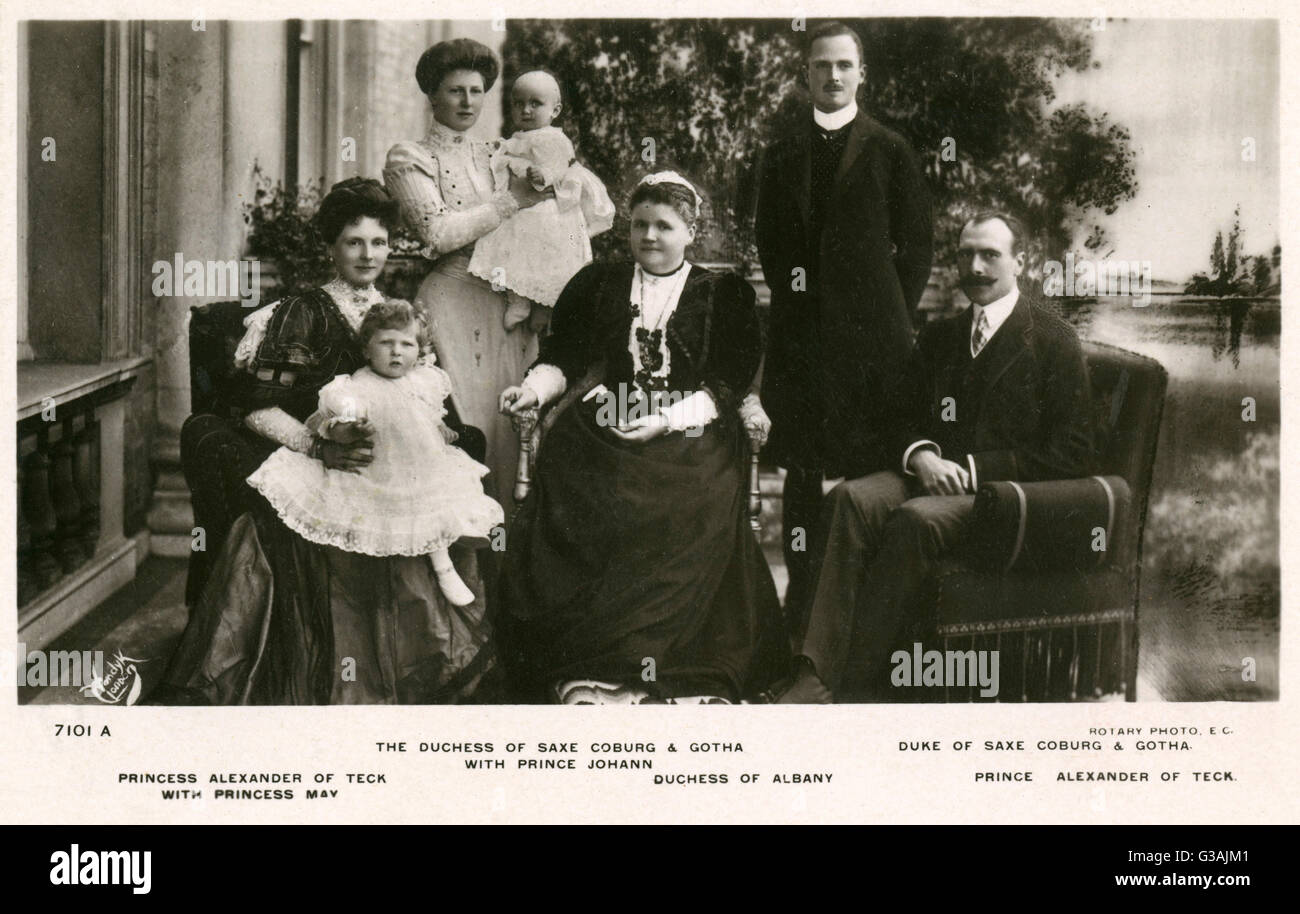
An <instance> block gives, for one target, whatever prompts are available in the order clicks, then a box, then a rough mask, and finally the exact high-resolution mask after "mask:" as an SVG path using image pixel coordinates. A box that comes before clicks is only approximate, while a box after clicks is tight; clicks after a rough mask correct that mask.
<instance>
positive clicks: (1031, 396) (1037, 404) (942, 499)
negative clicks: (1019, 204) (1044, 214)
mask: <svg viewBox="0 0 1300 914" xmlns="http://www.w3.org/2000/svg"><path fill="white" fill-rule="evenodd" d="M1024 241H1025V237H1024V232H1023V229H1022V228H1021V226H1020V224H1019V223H1018V222H1017V221H1016V220H1015V219H1013V218H1012V217H1010V216H1007V215H1005V214H1001V213H982V214H980V215H978V216H975V217H974V218H973V219H971V220H970V221H969V222H968V223H966V225H965V227H964V228H963V229H962V232H961V238H960V241H959V242H958V251H957V270H958V276H959V279H960V282H961V288H962V290H963V291H964V292H965V293H966V295H967V297H968V298H970V300H971V306H970V308H968V309H967V310H966V311H964V312H962V313H961V314H960V315H958V316H956V317H951V318H947V319H945V320H940V321H935V322H934V323H931V324H928V325H926V326H925V327H924V328H923V329H922V330H921V334H920V337H919V338H918V339H917V344H916V350H915V352H914V353H913V356H912V359H911V367H910V369H909V372H908V381H907V386H906V392H907V394H908V400H910V403H908V405H907V406H906V414H905V415H904V417H903V421H902V422H900V423H898V424H896V426H895V436H894V441H895V445H894V449H893V453H894V460H895V461H896V463H895V466H896V469H892V470H885V471H883V472H878V473H872V474H871V475H869V476H866V477H863V478H861V479H853V480H849V481H846V482H843V483H841V484H840V485H838V486H836V487H835V489H834V490H833V491H832V492H831V494H830V497H829V499H828V504H827V506H826V512H825V515H824V517H823V523H824V524H825V529H826V531H827V543H826V553H825V559H824V561H823V562H822V566H821V575H820V577H819V578H818V580H817V585H816V588H817V589H816V594H815V596H814V598H813V604H812V613H811V616H810V619H809V624H808V634H807V637H806V638H805V640H804V644H803V651H802V656H801V657H800V658H798V660H799V664H800V670H799V672H798V674H797V678H796V680H795V683H794V685H793V686H792V687H791V688H790V689H789V690H788V691H787V692H786V693H785V694H784V695H783V696H782V697H781V700H782V701H787V702H826V701H830V700H831V698H832V695H834V696H835V697H836V698H838V699H840V700H844V699H849V700H852V699H854V698H860V697H861V696H864V695H867V696H871V695H878V694H880V693H881V692H882V691H884V690H885V689H884V687H885V686H887V685H888V682H889V663H888V658H889V656H890V652H891V651H892V650H893V647H894V642H895V641H896V640H897V639H898V638H899V637H900V636H901V634H902V633H903V632H904V631H905V629H906V626H907V625H908V623H909V622H910V621H911V620H912V619H913V618H914V616H915V613H916V611H917V610H918V608H919V607H918V600H919V597H920V595H921V594H922V593H923V592H924V590H925V586H926V582H927V579H928V578H929V576H930V575H931V574H932V573H933V570H934V566H935V563H936V562H937V560H938V559H939V558H940V557H941V556H942V555H944V554H945V553H947V552H950V551H951V550H952V549H954V548H956V547H958V546H960V545H962V543H963V542H964V541H965V540H966V539H967V537H968V536H969V535H970V532H971V531H970V519H971V516H972V513H973V511H974V507H975V494H974V493H975V490H976V488H977V487H978V485H979V484H980V483H981V482H986V481H987V482H991V481H995V480H1007V479H1010V480H1016V481H1025V482H1029V481H1035V480H1046V479H1067V478H1073V477H1079V476H1086V475H1088V474H1089V473H1090V472H1091V464H1092V458H1093V448H1092V442H1093V438H1092V424H1091V416H1090V410H1091V401H1090V399H1089V396H1090V392H1089V384H1088V368H1087V363H1086V362H1085V361H1084V357H1083V349H1082V347H1081V346H1080V344H1079V338H1078V336H1077V335H1076V334H1075V332H1074V328H1072V327H1071V326H1070V325H1069V324H1067V323H1065V322H1064V321H1062V320H1061V319H1060V318H1059V317H1057V316H1056V315H1055V314H1053V313H1052V312H1051V311H1049V310H1048V309H1047V308H1045V307H1044V306H1043V304H1042V302H1041V301H1039V300H1038V299H1037V298H1035V297H1033V296H1031V295H1029V294H1028V293H1022V292H1021V291H1020V289H1019V287H1018V285H1017V282H1016V279H1017V277H1018V276H1019V275H1020V274H1021V272H1022V271H1023V270H1024V267H1025V244H1024ZM900 471H901V472H900Z"/></svg>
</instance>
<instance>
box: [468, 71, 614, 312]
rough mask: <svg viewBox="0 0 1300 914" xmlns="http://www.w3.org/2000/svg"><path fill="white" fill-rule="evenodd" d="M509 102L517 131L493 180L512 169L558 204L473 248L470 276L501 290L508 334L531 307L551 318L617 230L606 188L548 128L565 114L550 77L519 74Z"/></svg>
mask: <svg viewBox="0 0 1300 914" xmlns="http://www.w3.org/2000/svg"><path fill="white" fill-rule="evenodd" d="M510 98H511V111H512V115H513V119H514V123H515V126H516V127H518V128H519V129H518V131H517V132H516V133H515V134H514V135H513V136H512V137H510V139H508V140H503V141H502V143H501V146H500V148H499V149H498V150H497V152H496V153H495V154H494V155H493V158H492V166H493V173H494V174H498V175H500V174H501V173H502V172H503V171H504V170H506V169H509V170H510V171H511V172H513V173H514V174H516V175H519V176H520V177H525V176H526V177H527V178H528V179H529V181H531V182H532V185H533V187H535V188H536V189H537V190H546V189H548V188H550V189H552V190H554V192H555V198H554V199H547V200H544V201H542V202H541V203H539V204H537V205H536V206H530V207H527V208H526V209H521V210H520V211H519V212H517V213H515V214H514V215H513V216H511V217H510V218H509V219H507V220H506V221H505V222H503V223H502V224H501V225H499V226H497V228H495V229H493V230H492V231H491V232H489V233H487V234H486V235H484V236H483V237H481V238H480V239H479V240H478V241H476V242H475V243H474V254H473V256H472V257H471V258H470V262H469V271H470V272H471V273H472V274H474V275H475V276H477V277H479V278H480V279H486V280H487V281H488V282H491V283H492V284H493V285H494V286H496V287H498V288H504V289H505V290H506V292H507V293H508V294H507V301H508V305H507V308H506V316H505V325H506V327H508V328H509V327H514V326H515V325H516V324H520V323H522V322H523V321H525V320H527V319H528V317H529V314H530V313H531V312H532V311H533V309H534V305H537V306H541V307H543V308H546V309H548V310H547V311H545V312H542V315H547V314H549V309H550V308H552V307H554V305H555V301H556V299H558V298H559V297H560V290H562V289H563V288H564V286H565V284H566V283H567V282H568V281H569V280H570V279H571V278H572V277H573V274H574V273H577V272H578V270H580V269H582V268H583V267H584V266H586V265H587V264H588V263H590V262H591V240H590V239H591V238H592V237H594V236H596V235H599V234H600V233H601V232H603V231H605V230H606V229H608V228H609V227H610V226H612V225H613V224H614V204H613V202H612V201H611V200H610V199H609V194H608V193H607V192H606V191H605V185H604V184H602V183H601V181H600V179H599V178H597V177H596V176H595V175H594V174H592V173H591V172H590V171H589V170H587V169H586V168H584V167H583V166H581V165H579V164H578V163H577V162H576V161H574V151H573V144H572V143H571V142H569V138H568V137H566V136H565V135H564V131H562V130H560V128H559V127H552V126H551V122H552V121H553V120H555V118H556V116H557V115H559V113H560V109H561V107H562V105H561V103H560V85H559V83H557V82H556V81H555V77H553V76H551V75H550V74H549V73H544V72H542V71H541V70H533V71H530V72H528V73H524V74H523V75H521V76H520V77H519V78H518V79H516V80H515V83H514V85H513V86H512V87H511V90H510ZM502 179H503V180H504V176H502ZM498 186H504V183H502V182H501V181H499V182H498ZM539 322H540V323H544V317H543V318H542V319H541V320H540V321H539ZM537 329H540V327H538V328H537Z"/></svg>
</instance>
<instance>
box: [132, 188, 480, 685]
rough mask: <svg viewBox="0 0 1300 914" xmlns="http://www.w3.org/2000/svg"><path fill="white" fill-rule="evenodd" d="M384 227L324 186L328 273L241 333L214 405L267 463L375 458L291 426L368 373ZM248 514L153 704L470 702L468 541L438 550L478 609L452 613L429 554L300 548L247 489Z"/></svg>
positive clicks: (345, 194)
mask: <svg viewBox="0 0 1300 914" xmlns="http://www.w3.org/2000/svg"><path fill="white" fill-rule="evenodd" d="M397 220H398V208H397V204H396V203H395V202H394V201H393V200H392V199H391V198H390V197H389V196H388V194H387V193H386V192H385V191H384V189H383V187H382V185H380V184H379V182H377V181H374V180H363V179H360V178H353V179H349V180H347V181H343V182H341V183H339V184H336V185H335V186H334V187H333V188H332V189H331V191H330V193H329V194H328V195H327V196H326V197H325V199H324V200H323V201H322V202H321V207H320V212H319V213H318V214H317V219H316V222H317V227H318V229H319V231H320V233H321V235H322V236H323V238H324V240H325V242H326V245H327V248H328V251H329V254H330V257H331V259H332V260H333V261H334V265H335V268H336V269H337V272H338V275H337V276H336V277H335V278H334V279H332V280H331V281H330V282H328V283H326V284H325V285H324V286H322V287H320V288H318V289H313V290H311V291H310V292H307V293H305V294H303V295H297V296H292V297H289V298H286V299H284V300H283V301H280V302H277V303H275V304H273V305H269V306H267V307H266V308H265V309H263V310H262V311H260V312H254V314H252V315H250V317H249V318H248V319H247V320H246V322H245V323H246V325H247V328H248V329H247V333H246V335H245V336H244V339H243V340H242V341H241V343H240V344H239V347H238V349H237V351H236V354H235V364H236V366H237V367H239V368H241V369H243V370H242V371H241V372H240V373H239V374H238V375H237V376H236V379H237V380H236V383H235V384H234V389H233V390H231V391H229V392H228V393H227V396H228V398H229V399H230V400H231V401H232V402H231V405H232V406H233V407H234V409H235V410H236V411H237V412H238V413H240V414H242V415H243V417H244V418H243V421H244V424H245V425H246V427H248V428H249V429H251V430H253V431H254V432H256V433H257V435H259V436H261V438H262V439H263V440H264V441H265V445H264V449H265V451H266V452H267V453H269V452H270V451H271V450H272V449H273V448H274V447H275V446H276V445H277V444H278V445H280V446H283V447H287V448H291V449H293V450H297V451H300V452H302V453H305V454H307V455H309V456H311V457H313V458H316V459H319V460H320V461H322V462H323V463H324V464H325V465H326V466H327V467H330V468H333V469H343V470H347V469H352V468H356V467H361V466H366V465H368V464H369V463H370V462H371V461H372V460H373V459H374V448H382V447H384V440H383V434H382V431H378V430H375V429H370V428H367V427H366V423H357V424H356V428H357V429H358V434H357V435H355V436H354V437H353V439H352V440H350V441H349V442H348V443H339V442H336V441H330V440H326V439H324V438H319V437H316V436H314V435H313V433H312V432H311V431H310V430H309V429H308V427H307V426H306V425H304V424H303V422H304V420H305V419H307V417H308V416H309V415H310V414H311V413H312V412H314V411H315V409H316V407H317V401H318V395H319V393H320V390H321V388H322V387H324V386H325V385H326V384H327V383H329V382H330V381H332V380H333V379H334V378H335V377H336V376H337V375H346V374H351V373H352V372H353V371H354V370H356V369H358V368H361V367H362V366H363V365H365V364H366V361H365V357H364V355H363V348H362V344H361V340H360V338H359V336H358V329H359V328H360V326H361V322H362V319H363V318H364V317H365V315H366V314H367V312H368V311H369V310H370V308H371V306H372V305H374V304H376V303H378V302H381V301H383V300H384V299H383V295H382V294H381V293H379V292H378V291H377V290H376V289H375V287H374V282H375V280H376V279H377V278H378V277H379V275H380V273H381V271H382V270H383V267H384V263H385V261H386V260H387V257H388V234H389V231H390V229H392V228H394V227H395V226H396V225H397ZM431 408H432V407H431ZM247 502H248V504H250V505H251V508H250V509H249V510H248V511H247V512H246V513H243V514H241V515H240V516H239V518H238V519H237V520H236V521H235V522H234V524H233V525H232V526H231V528H230V533H229V535H228V536H227V537H226V539H225V542H224V545H223V546H222V548H221V551H220V553H219V554H218V557H217V559H216V561H215V563H214V565H213V567H212V570H211V573H210V575H209V576H208V578H207V580H206V583H205V584H204V586H203V588H202V591H201V593H200V596H199V598H198V599H197V601H196V602H195V605H194V608H193V610H192V611H191V614H190V619H189V624H188V625H187V627H186V629H185V632H184V634H183V635H182V637H181V643H180V646H179V647H178V648H177V650H176V653H175V654H174V655H173V657H172V661H171V664H170V666H169V667H168V671H167V674H166V677H165V681H164V684H163V686H162V687H161V688H160V689H159V691H158V692H157V693H156V694H155V701H156V702H157V703H160V704H167V703H175V704H182V703H183V704H365V703H437V702H453V701H460V700H465V699H466V698H468V697H469V696H471V695H474V694H475V691H476V689H477V688H478V686H479V685H480V683H481V681H482V679H483V677H484V674H485V673H486V672H487V671H490V670H491V669H492V668H493V660H492V653H491V644H490V641H489V638H488V628H487V626H486V624H485V622H484V619H483V616H484V609H485V607H484V601H483V596H482V593H483V588H482V586H481V584H480V582H479V581H478V575H477V567H476V564H475V556H474V551H473V549H472V548H471V546H470V544H460V545H457V546H453V547H452V550H451V552H452V560H453V562H454V563H455V565H456V570H457V571H458V572H459V573H460V576H461V578H463V579H464V580H465V581H466V582H467V583H468V584H469V585H470V588H471V589H472V590H473V591H474V592H475V597H476V598H475V600H474V602H473V603H471V604H470V605H468V606H453V605H451V604H450V602H449V601H448V600H446V599H445V598H444V597H443V595H442V592H441V591H440V589H439V587H438V584H437V581H436V578H435V575H434V570H433V567H432V565H431V564H430V561H429V559H428V557H427V556H401V555H391V556H382V555H364V554H361V553H359V552H355V551H347V550H344V549H341V548H338V547H336V546H333V545H322V544H318V543H314V542H309V541H308V540H306V539H304V538H303V537H302V536H299V535H298V534H297V533H295V532H293V531H292V530H290V529H289V528H288V527H287V526H286V525H285V523H284V522H283V521H282V520H281V519H280V517H279V516H278V515H277V514H276V512H275V510H274V509H272V508H271V506H270V504H269V503H268V502H267V501H266V500H265V499H264V498H262V497H261V496H260V495H256V494H254V493H251V492H250V493H249V497H248V498H247ZM476 697H477V698H482V697H484V696H483V694H482V692H481V691H480V693H479V694H478V695H477V696H476Z"/></svg>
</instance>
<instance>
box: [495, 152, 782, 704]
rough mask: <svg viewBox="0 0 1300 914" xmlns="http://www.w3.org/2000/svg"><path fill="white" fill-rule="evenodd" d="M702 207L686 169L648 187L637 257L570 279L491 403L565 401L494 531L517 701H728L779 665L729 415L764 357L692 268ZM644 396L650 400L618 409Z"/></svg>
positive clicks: (737, 294) (711, 277) (750, 325)
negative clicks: (572, 688) (624, 696)
mask: <svg viewBox="0 0 1300 914" xmlns="http://www.w3.org/2000/svg"><path fill="white" fill-rule="evenodd" d="M699 203H700V201H699V196H698V194H697V192H696V190H695V189H694V187H693V186H691V185H690V183H689V182H687V181H686V180H685V179H684V178H682V177H681V176H680V175H677V174H675V173H673V172H663V173H659V174H655V175H650V176H647V177H646V178H644V179H643V180H642V181H641V183H640V184H639V185H638V186H637V188H636V190H635V191H634V192H633V194H632V199H631V209H632V211H631V248H632V255H633V257H634V258H635V262H633V263H614V264H608V263H595V264H590V265H588V266H587V267H585V268H583V269H582V270H580V271H579V272H578V273H577V274H576V275H575V276H574V277H573V279H571V280H570V281H569V284H568V285H567V286H566V287H565V289H564V291H563V293H562V294H561V296H560V299H559V301H558V302H557V303H556V307H555V312H554V315H553V319H552V324H551V334H550V336H548V337H547V338H546V339H545V340H544V342H543V343H542V348H541V353H540V356H539V358H538V360H537V362H536V364H535V365H534V366H533V367H532V368H531V369H530V370H529V372H528V374H527V376H526V377H525V378H524V380H523V383H522V384H521V385H519V386H516V387H510V388H507V389H506V390H505V391H503V392H502V394H501V408H502V410H503V411H505V412H509V413H511V414H514V415H520V414H522V413H523V412H524V411H525V410H528V409H532V408H534V407H537V406H538V405H547V404H550V403H555V402H556V401H557V400H559V399H560V398H561V396H563V397H564V401H565V404H567V405H566V406H564V408H563V412H562V413H561V414H560V416H559V418H558V419H557V420H556V421H555V423H554V425H553V426H552V427H551V429H550V431H549V433H548V435H547V437H546V439H545V441H544V442H543V444H542V447H541V449H540V451H539V453H538V458H537V473H536V483H535V486H534V488H533V489H532V491H531V493H530V494H529V496H528V498H527V500H526V501H525V502H524V504H523V505H522V506H521V507H520V510H519V513H518V515H517V516H516V518H515V521H514V525H513V526H512V527H511V529H510V531H509V533H508V535H507V538H506V550H505V556H504V562H503V567H502V574H501V586H500V592H501V605H500V607H499V609H498V613H497V616H496V618H495V625H496V627H497V638H498V643H497V648H498V654H499V656H500V657H501V659H502V662H503V664H504V666H505V667H506V672H507V676H508V679H509V682H510V687H511V689H512V693H513V695H514V697H515V698H516V699H517V700H521V701H545V700H554V699H555V698H556V697H558V696H557V695H556V694H555V693H554V692H553V691H552V690H553V689H554V687H555V686H556V685H557V684H558V683H559V682H561V681H565V680H574V679H584V680H597V681H600V682H607V683H614V684H618V683H624V684H628V685H631V686H633V687H635V688H638V689H644V690H645V691H646V692H648V693H649V694H650V695H651V696H653V697H656V698H661V699H665V698H673V697H681V696H700V695H715V696H720V697H723V698H727V699H730V700H738V699H741V698H745V697H747V696H751V695H754V694H755V693H757V692H758V691H759V690H760V689H762V688H764V687H766V686H768V685H770V684H771V683H772V682H773V681H774V680H775V679H777V678H778V677H780V676H782V675H784V674H785V672H786V670H787V667H788V663H789V659H790V651H789V644H788V642H787V641H786V638H785V635H784V633H783V628H782V624H781V619H780V606H779V603H778V601H777V595H776V590H775V587H774V586H773V583H772V577H771V574H770V572H769V571H768V568H767V565H766V562H765V561H764V559H763V556H762V553H761V552H760V550H759V547H758V544H757V542H756V541H755V539H754V535H753V532H752V531H751V530H750V527H749V524H748V522H747V517H746V490H745V486H744V465H745V458H746V455H747V454H748V447H747V445H746V441H745V434H744V430H743V428H742V427H741V423H740V421H739V419H738V416H737V406H738V404H739V403H740V401H741V399H742V398H743V397H744V396H745V393H746V391H747V390H748V389H749V386H750V382H751V381H752V380H753V378H754V374H755V372H756V371H757V369H758V363H759V357H760V355H761V352H762V340H761V334H760V328H759V322H758V315H757V313H756V311H755V308H754V291H753V290H752V289H751V288H750V287H749V285H748V284H746V283H745V281H744V280H742V279H741V278H740V277H738V276H735V275H733V274H729V273H714V272H711V271H709V270H706V269H703V268H701V267H698V266H695V265H693V264H691V263H689V262H688V261H686V260H685V258H684V255H685V250H686V246H687V245H688V244H689V243H690V242H691V241H692V240H694V237H695V225H696V220H697V219H698V216H699ZM593 369H594V370H593ZM597 382H599V383H603V385H604V387H603V389H602V388H599V387H596V386H594V385H595V383H597ZM588 386H591V388H592V393H594V394H595V395H588V396H586V397H583V396H582V395H583V394H584V393H587V391H585V390H584V389H582V388H585V387H588ZM575 388H578V389H576V390H575ZM566 391H567V394H566ZM637 397H640V398H642V399H641V403H642V404H648V406H642V407H636V406H633V407H632V408H630V409H627V408H624V409H620V408H619V407H620V406H622V407H627V405H628V403H629V401H635V400H636V398H637Z"/></svg>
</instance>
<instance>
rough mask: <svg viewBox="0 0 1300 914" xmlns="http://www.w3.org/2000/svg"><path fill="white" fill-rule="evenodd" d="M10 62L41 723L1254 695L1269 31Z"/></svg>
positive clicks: (1147, 22) (594, 42) (608, 37)
mask: <svg viewBox="0 0 1300 914" xmlns="http://www.w3.org/2000/svg"><path fill="white" fill-rule="evenodd" d="M18 73H19V80H18V85H17V91H18V96H19V99H18V115H19V117H18V145H19V153H20V154H19V157H18V163H17V164H18V177H19V186H18V210H17V231H18V236H19V265H18V267H19V268H18V275H17V280H18V295H17V305H18V310H17V314H16V316H15V317H14V320H13V325H14V327H15V330H16V333H17V346H18V365H17V400H18V415H17V430H18V433H17V438H18V453H17V455H16V460H17V478H18V489H17V497H16V505H17V514H18V517H17V525H18V556H17V572H18V604H19V605H18V609H17V616H18V618H17V625H18V641H19V643H20V644H21V645H23V646H24V650H25V651H28V652H31V653H30V657H31V658H35V660H33V661H31V662H29V660H28V658H29V655H27V654H25V655H24V657H23V662H24V664H26V665H25V667H24V670H23V678H22V680H21V681H20V687H19V700H20V702H22V703H36V704H60V703H82V704H84V703H115V704H146V705H155V706H177V705H183V706H213V705H277V706H283V705H319V704H423V705H437V704H478V705H483V704H548V703H550V704H628V705H640V704H678V705H703V704H720V705H721V704H740V703H746V704H832V703H857V704H860V703H896V702H927V703H939V702H993V701H999V702H1081V701H1107V700H1128V701H1144V702H1145V701H1210V700H1235V701H1256V700H1276V699H1277V698H1278V692H1279V685H1278V679H1279V675H1278V657H1279V619H1280V602H1281V598H1280V580H1279V564H1280V563H1279V509H1278V498H1279V464H1280V461H1279V451H1280V449H1279V443H1280V432H1279V430H1280V422H1279V414H1280V390H1279V361H1280V359H1279V353H1280V333H1281V305H1280V297H1281V256H1282V251H1281V242H1280V239H1281V226H1280V217H1279V202H1278V197H1279V186H1280V169H1281V158H1282V157H1281V155H1280V152H1279V148H1278V144H1279V141H1280V140H1279V135H1280V126H1279V105H1280V85H1279V33H1278V27H1277V23H1276V22H1274V21H1270V20H1266V19H1253V20H1244V19H1243V20H1233V21H1213V22H1212V21H1207V20H1178V19H1165V20H1154V19H1113V18H1106V17H1104V16H1100V15H1099V16H1098V17H1096V18H1079V19H1065V18H1060V19H1044V18H938V17H931V18H879V19H843V20H830V19H814V18H807V19H804V18H803V17H796V18H793V19H792V18H779V19H778V18H772V19H707V20H706V19H659V20H649V19H618V18H607V19H600V18H588V19H546V20H540V19H536V20H533V19H509V18H498V19H494V20H491V21H489V20H487V19H484V20H481V21H478V20H420V21H401V20H382V19H379V20H348V21H333V20H313V19H307V18H303V19H289V20H265V21H237V20H219V19H207V20H205V19H203V18H201V17H199V18H194V19H175V20H147V21H108V22H101V21H72V20H69V21H52V20H50V21H46V20H28V21H23V22H21V23H19V28H18ZM58 656H63V657H73V656H76V657H98V658H101V659H100V660H97V661H94V662H89V661H88V662H87V664H86V665H85V668H84V669H82V670H80V673H81V674H83V675H78V676H68V675H66V674H67V673H68V672H69V671H68V668H67V666H68V665H67V664H66V663H64V664H62V665H61V666H62V668H57V667H59V666H60V664H56V663H54V662H53V661H47V659H46V658H53V657H58ZM37 661H39V663H37ZM73 680H75V681H73Z"/></svg>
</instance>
